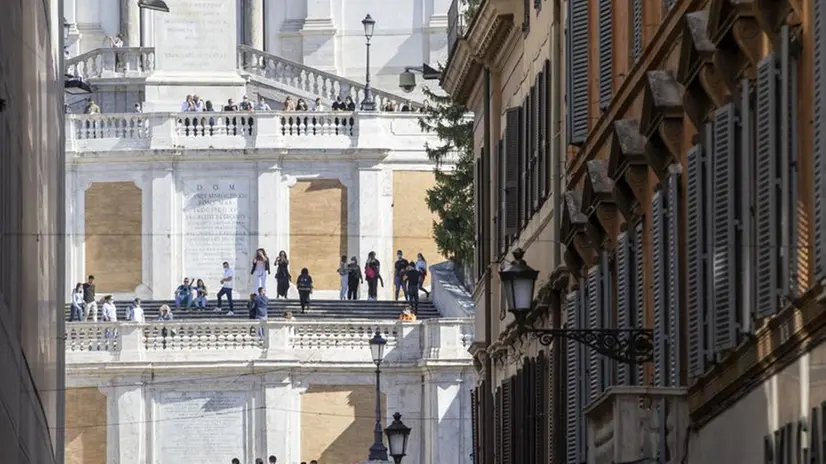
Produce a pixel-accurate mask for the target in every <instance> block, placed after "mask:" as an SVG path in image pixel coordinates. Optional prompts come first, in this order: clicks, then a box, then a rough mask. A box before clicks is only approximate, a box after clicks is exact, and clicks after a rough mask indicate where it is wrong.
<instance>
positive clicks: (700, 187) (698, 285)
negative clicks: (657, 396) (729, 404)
mask: <svg viewBox="0 0 826 464" xmlns="http://www.w3.org/2000/svg"><path fill="white" fill-rule="evenodd" d="M705 188H706V182H705V168H704V166H703V149H702V147H701V146H699V145H696V146H694V147H692V148H691V149H690V150H689V151H688V154H687V155H686V195H685V199H686V202H685V205H686V261H687V262H686V294H687V295H692V297H691V298H686V305H687V310H688V374H689V378H697V377H699V376H700V375H702V374H703V372H704V371H705V362H704V361H705V337H704V332H705V327H704V320H705V312H706V298H705V295H706V285H705V254H706V243H705V240H704V234H703V231H704V227H705V222H706V214H705V203H704V192H705Z"/></svg>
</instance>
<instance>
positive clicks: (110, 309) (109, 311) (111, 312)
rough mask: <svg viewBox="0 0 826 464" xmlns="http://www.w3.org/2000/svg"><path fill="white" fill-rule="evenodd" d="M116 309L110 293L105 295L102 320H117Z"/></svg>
mask: <svg viewBox="0 0 826 464" xmlns="http://www.w3.org/2000/svg"><path fill="white" fill-rule="evenodd" d="M117 320H118V309H117V308H116V307H115V303H113V302H112V295H106V297H105V298H104V299H103V322H117Z"/></svg>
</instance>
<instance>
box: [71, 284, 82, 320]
mask: <svg viewBox="0 0 826 464" xmlns="http://www.w3.org/2000/svg"><path fill="white" fill-rule="evenodd" d="M82 320H83V284H81V283H80V282H78V284H77V285H75V291H74V292H72V307H71V309H70V310H69V322H73V321H74V322H80V321H82Z"/></svg>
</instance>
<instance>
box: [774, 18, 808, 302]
mask: <svg viewBox="0 0 826 464" xmlns="http://www.w3.org/2000/svg"><path fill="white" fill-rule="evenodd" d="M789 34H790V32H789V26H788V25H783V27H782V28H781V30H780V37H781V47H780V194H781V199H782V200H781V201H782V203H781V204H782V206H781V208H780V224H781V227H782V229H781V240H782V243H783V255H782V257H783V266H782V272H783V273H782V276H781V280H780V281H781V283H782V287H781V288H782V290H783V294H785V295H787V296H788V297H789V298H790V299H794V298H796V297H797V296H798V287H799V284H800V276H799V275H798V268H797V259H798V255H799V254H800V252H799V250H798V234H797V214H796V213H797V189H798V179H797V143H798V140H797V130H798V124H797V104H798V95H797V60H796V59H795V57H794V56H792V52H791V50H790V47H791V43H790V42H791V39H790V37H789ZM805 254H808V253H804V255H805ZM804 259H807V258H804Z"/></svg>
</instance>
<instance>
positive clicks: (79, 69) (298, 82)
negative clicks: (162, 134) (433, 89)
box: [66, 45, 422, 113]
mask: <svg viewBox="0 0 826 464" xmlns="http://www.w3.org/2000/svg"><path fill="white" fill-rule="evenodd" d="M237 60H238V61H237V63H238V72H239V74H240V75H241V76H242V77H244V79H246V80H247V93H248V94H249V95H259V94H260V95H262V96H264V97H265V98H267V99H268V100H271V101H274V102H281V101H283V100H284V98H286V96H287V95H291V96H292V97H293V98H303V99H304V100H306V101H308V102H312V101H314V100H315V99H316V98H317V97H321V98H322V100H323V101H324V102H325V104H326V105H330V104H332V102H333V101H334V100H335V97H336V96H340V97H341V99H342V100H344V98H345V97H347V96H349V97H351V98H352V99H353V101H355V102H359V101H361V100H362V98H363V97H364V84H362V83H360V82H356V81H354V80H350V79H347V78H343V77H340V76H336V75H335V74H332V73H328V72H324V71H320V70H318V69H315V68H312V67H310V66H306V65H304V64H301V63H298V62H295V61H291V60H288V59H286V58H283V57H280V56H277V55H273V54H271V53H267V52H264V51H261V50H257V49H254V48H251V47H248V46H246V45H240V46H239V47H238V54H237ZM154 71H155V49H154V48H152V47H141V48H137V47H134V48H127V47H124V48H98V49H95V50H91V51H88V52H86V53H83V54H81V55H78V56H75V57H72V58H69V59H67V60H66V74H69V75H73V76H79V77H82V78H83V79H85V80H87V81H88V82H89V83H90V84H91V85H92V88H93V89H94V93H93V94H92V95H91V97H92V98H93V99H94V100H95V101H96V102H97V103H98V104H99V105H100V106H101V108H102V110H103V111H104V112H105V113H114V112H117V113H121V112H123V113H129V112H132V107H133V105H134V104H135V103H140V101H142V100H143V82H144V81H145V79H146V78H147V77H148V76H150V75H151V74H152V73H153V72H154ZM372 93H373V97H374V99H375V101H376V104H377V107H378V108H381V107H382V105H384V104H385V103H387V102H388V101H392V102H393V103H395V104H396V106H397V107H398V108H401V106H402V105H403V104H404V103H405V102H407V101H408V100H410V99H409V98H408V97H405V96H403V95H398V94H394V93H391V92H386V91H383V90H380V89H376V88H373V89H372ZM85 99H86V98H85V96H83V97H82V98H76V99H75V100H77V101H71V102H68V105H69V109H70V112H72V113H78V112H82V111H83V108H84V106H85ZM411 105H412V106H413V107H414V108H416V109H417V108H420V107H421V106H422V105H421V104H420V103H418V102H415V101H413V102H411ZM274 109H275V107H274Z"/></svg>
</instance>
